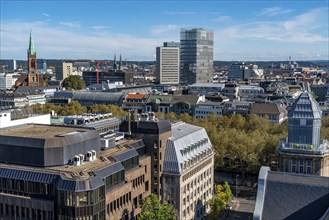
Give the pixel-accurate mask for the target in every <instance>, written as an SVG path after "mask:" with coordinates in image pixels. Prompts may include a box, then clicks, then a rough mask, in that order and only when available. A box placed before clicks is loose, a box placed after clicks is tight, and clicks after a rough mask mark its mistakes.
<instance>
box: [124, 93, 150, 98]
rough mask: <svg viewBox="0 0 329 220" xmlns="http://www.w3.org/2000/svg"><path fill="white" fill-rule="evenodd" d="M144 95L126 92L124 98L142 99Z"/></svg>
mask: <svg viewBox="0 0 329 220" xmlns="http://www.w3.org/2000/svg"><path fill="white" fill-rule="evenodd" d="M144 97H145V95H144V94H128V95H127V97H126V99H143V98H144Z"/></svg>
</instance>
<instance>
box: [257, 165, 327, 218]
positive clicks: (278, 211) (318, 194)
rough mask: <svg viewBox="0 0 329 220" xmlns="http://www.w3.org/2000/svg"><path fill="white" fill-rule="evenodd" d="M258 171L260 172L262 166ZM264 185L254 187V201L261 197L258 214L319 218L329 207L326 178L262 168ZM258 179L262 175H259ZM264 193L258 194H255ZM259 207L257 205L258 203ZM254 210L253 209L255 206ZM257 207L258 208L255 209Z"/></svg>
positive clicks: (269, 216)
mask: <svg viewBox="0 0 329 220" xmlns="http://www.w3.org/2000/svg"><path fill="white" fill-rule="evenodd" d="M264 168H266V167H262V169H261V171H260V176H261V172H262V170H263V171H264ZM265 173H266V174H267V175H264V173H263V174H262V175H263V180H265V181H264V185H262V187H259V189H258V191H257V201H256V207H257V204H258V203H260V202H261V201H259V200H261V199H262V202H263V204H262V207H263V208H262V210H261V212H260V216H259V215H258V216H259V217H260V218H256V219H273V218H274V217H275V219H309V220H312V219H314V220H315V219H320V218H321V217H322V216H324V215H325V213H326V211H327V210H329V178H328V177H320V176H313V175H305V174H292V173H283V172H274V171H270V170H269V169H268V168H267V170H266V171H265ZM259 180H261V178H259ZM262 193H264V197H263V198H261V197H259V196H258V194H260V195H261V194H262ZM258 207H260V206H258ZM255 211H256V209H255ZM258 211H259V210H258Z"/></svg>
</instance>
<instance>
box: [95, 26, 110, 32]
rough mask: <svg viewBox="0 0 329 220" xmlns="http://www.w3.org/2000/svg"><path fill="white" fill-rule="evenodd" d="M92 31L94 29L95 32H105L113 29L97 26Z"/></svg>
mask: <svg viewBox="0 0 329 220" xmlns="http://www.w3.org/2000/svg"><path fill="white" fill-rule="evenodd" d="M91 28H92V29H94V30H95V31H104V30H108V29H110V28H111V27H110V26H102V25H96V26H92V27H91Z"/></svg>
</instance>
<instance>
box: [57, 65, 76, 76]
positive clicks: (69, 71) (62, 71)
mask: <svg viewBox="0 0 329 220" xmlns="http://www.w3.org/2000/svg"><path fill="white" fill-rule="evenodd" d="M71 75H73V64H72V63H66V62H63V63H60V64H58V65H57V66H56V79H57V80H64V79H65V78H66V77H69V76H71Z"/></svg>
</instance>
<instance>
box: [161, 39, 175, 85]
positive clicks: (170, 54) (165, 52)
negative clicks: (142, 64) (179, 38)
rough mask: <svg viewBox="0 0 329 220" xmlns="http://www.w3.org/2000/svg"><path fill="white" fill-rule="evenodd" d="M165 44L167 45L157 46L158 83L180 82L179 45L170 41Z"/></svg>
mask: <svg viewBox="0 0 329 220" xmlns="http://www.w3.org/2000/svg"><path fill="white" fill-rule="evenodd" d="M164 45H167V46H163V47H157V48H156V71H157V83H158V84H169V85H171V84H179V65H180V58H179V57H180V53H179V46H175V44H173V45H172V44H168V43H167V44H164Z"/></svg>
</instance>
